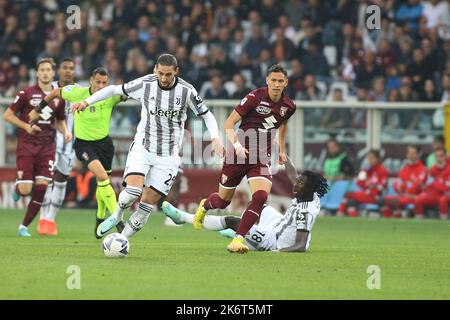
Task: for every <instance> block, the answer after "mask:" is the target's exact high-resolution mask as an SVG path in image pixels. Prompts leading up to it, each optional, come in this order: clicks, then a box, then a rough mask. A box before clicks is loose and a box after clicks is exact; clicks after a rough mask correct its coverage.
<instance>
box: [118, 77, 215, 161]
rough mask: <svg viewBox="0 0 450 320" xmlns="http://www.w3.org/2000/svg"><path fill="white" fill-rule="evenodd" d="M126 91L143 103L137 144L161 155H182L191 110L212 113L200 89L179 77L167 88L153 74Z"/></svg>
mask: <svg viewBox="0 0 450 320" xmlns="http://www.w3.org/2000/svg"><path fill="white" fill-rule="evenodd" d="M122 90H123V92H124V93H125V94H126V95H127V96H129V97H131V98H133V99H136V100H138V101H140V102H141V104H142V110H141V121H140V122H139V125H138V127H137V132H136V136H135V140H134V141H135V142H136V143H142V144H143V145H144V147H145V149H147V150H148V151H149V152H150V153H154V154H156V155H158V156H172V155H177V156H178V154H179V149H180V145H181V143H182V140H183V133H184V122H185V120H186V117H187V107H190V108H191V109H192V111H193V112H194V113H195V114H196V115H197V116H200V115H203V114H205V113H207V112H208V108H207V107H206V105H205V103H204V102H203V100H202V98H201V97H200V96H199V95H198V93H197V90H195V88H194V87H193V86H192V85H191V84H189V83H187V82H186V81H185V80H183V79H181V78H179V77H175V82H174V84H173V85H172V86H171V87H170V88H168V89H165V88H161V87H160V86H159V83H158V78H157V75H156V74H149V75H146V76H144V77H141V78H138V79H135V80H133V81H130V82H128V83H125V84H123V86H122Z"/></svg>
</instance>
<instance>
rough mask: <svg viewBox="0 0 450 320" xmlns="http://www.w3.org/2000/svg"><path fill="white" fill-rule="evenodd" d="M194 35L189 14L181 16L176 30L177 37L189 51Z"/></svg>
mask: <svg viewBox="0 0 450 320" xmlns="http://www.w3.org/2000/svg"><path fill="white" fill-rule="evenodd" d="M196 37H197V34H196V33H195V32H194V30H193V27H192V24H191V19H190V18H189V16H183V17H182V18H181V26H180V30H179V31H178V39H180V42H181V43H182V44H183V45H184V46H186V48H187V49H188V51H189V52H190V51H191V49H192V47H193V46H194V44H195V42H196Z"/></svg>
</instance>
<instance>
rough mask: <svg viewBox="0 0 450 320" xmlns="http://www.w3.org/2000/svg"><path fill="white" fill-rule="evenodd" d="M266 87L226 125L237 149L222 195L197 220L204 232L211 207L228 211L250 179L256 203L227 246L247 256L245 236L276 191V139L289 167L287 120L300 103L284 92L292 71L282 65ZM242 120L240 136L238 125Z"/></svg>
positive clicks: (228, 160) (228, 162)
mask: <svg viewBox="0 0 450 320" xmlns="http://www.w3.org/2000/svg"><path fill="white" fill-rule="evenodd" d="M266 83H267V87H263V88H259V89H256V90H254V91H252V92H250V93H249V94H248V95H247V96H246V97H245V98H244V99H242V101H241V103H240V104H239V105H238V106H237V107H236V108H235V109H234V111H233V112H232V113H231V115H230V116H229V117H228V119H227V121H226V122H225V132H226V134H227V137H228V139H229V141H230V142H231V144H232V145H233V147H234V148H233V150H232V151H231V152H227V155H226V157H225V161H224V164H223V168H222V174H221V179H220V183H219V192H216V193H212V194H210V195H209V197H208V198H207V199H203V200H202V201H201V202H200V204H199V206H198V209H197V211H196V213H195V217H194V228H195V229H197V230H199V229H201V228H202V224H203V220H204V218H205V216H206V213H207V211H208V210H210V209H225V208H226V207H227V206H228V205H229V204H230V202H231V199H232V198H233V195H234V191H235V190H236V187H237V186H238V185H239V183H240V182H241V180H242V178H244V176H247V180H248V184H249V187H250V191H251V193H252V200H251V202H250V204H249V205H248V207H247V210H245V212H244V214H243V215H242V219H241V221H240V223H239V228H238V229H237V231H236V237H235V238H234V239H233V241H232V242H231V243H230V244H229V245H228V248H227V249H228V251H230V252H240V253H245V252H247V251H248V250H249V248H248V247H247V246H246V245H245V244H244V237H245V235H246V234H247V232H248V231H249V230H250V228H251V227H252V226H253V224H254V223H255V222H256V221H257V220H258V219H259V216H260V214H261V211H262V209H263V207H264V204H265V202H266V200H267V197H268V195H269V193H270V190H271V188H272V173H271V171H270V162H271V144H272V140H273V139H272V135H274V133H275V130H276V129H278V128H279V129H280V131H279V143H278V145H279V159H278V162H279V163H280V164H285V163H286V161H287V159H286V151H285V141H286V135H287V121H288V119H289V118H290V117H291V116H292V115H293V114H294V112H295V108H296V107H295V104H294V102H293V101H292V100H291V99H289V97H288V96H287V95H286V94H284V93H283V90H284V88H286V86H287V84H288V78H287V71H286V69H285V68H284V67H282V66H281V65H279V64H275V65H273V66H271V67H270V68H269V69H268V71H267V77H266ZM239 121H241V124H240V126H239V131H238V132H237V133H236V132H235V130H234V125H235V124H236V123H237V122H239Z"/></svg>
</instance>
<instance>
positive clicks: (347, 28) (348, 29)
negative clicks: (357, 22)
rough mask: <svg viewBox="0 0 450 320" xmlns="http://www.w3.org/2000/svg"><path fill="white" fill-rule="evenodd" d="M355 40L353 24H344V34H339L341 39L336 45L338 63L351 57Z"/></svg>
mask: <svg viewBox="0 0 450 320" xmlns="http://www.w3.org/2000/svg"><path fill="white" fill-rule="evenodd" d="M341 2H342V1H341ZM354 40H355V31H354V28H353V26H352V25H351V24H350V23H346V24H344V25H343V26H342V34H341V35H340V36H339V41H338V43H337V45H336V48H337V62H338V64H340V63H342V62H343V60H344V59H348V60H350V59H351V58H350V56H351V52H352V44H353V41H354Z"/></svg>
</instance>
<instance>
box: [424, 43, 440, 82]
mask: <svg viewBox="0 0 450 320" xmlns="http://www.w3.org/2000/svg"><path fill="white" fill-rule="evenodd" d="M420 48H421V49H422V52H423V55H424V57H423V61H424V64H425V65H426V66H428V67H429V71H428V72H429V73H430V75H431V76H434V73H435V72H436V71H439V70H438V67H439V65H440V64H442V62H441V60H443V58H442V56H443V52H442V50H441V49H439V48H438V46H436V45H435V44H433V42H432V41H431V40H430V38H428V37H427V38H423V39H422V40H421V41H420ZM442 67H443V66H442Z"/></svg>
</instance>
